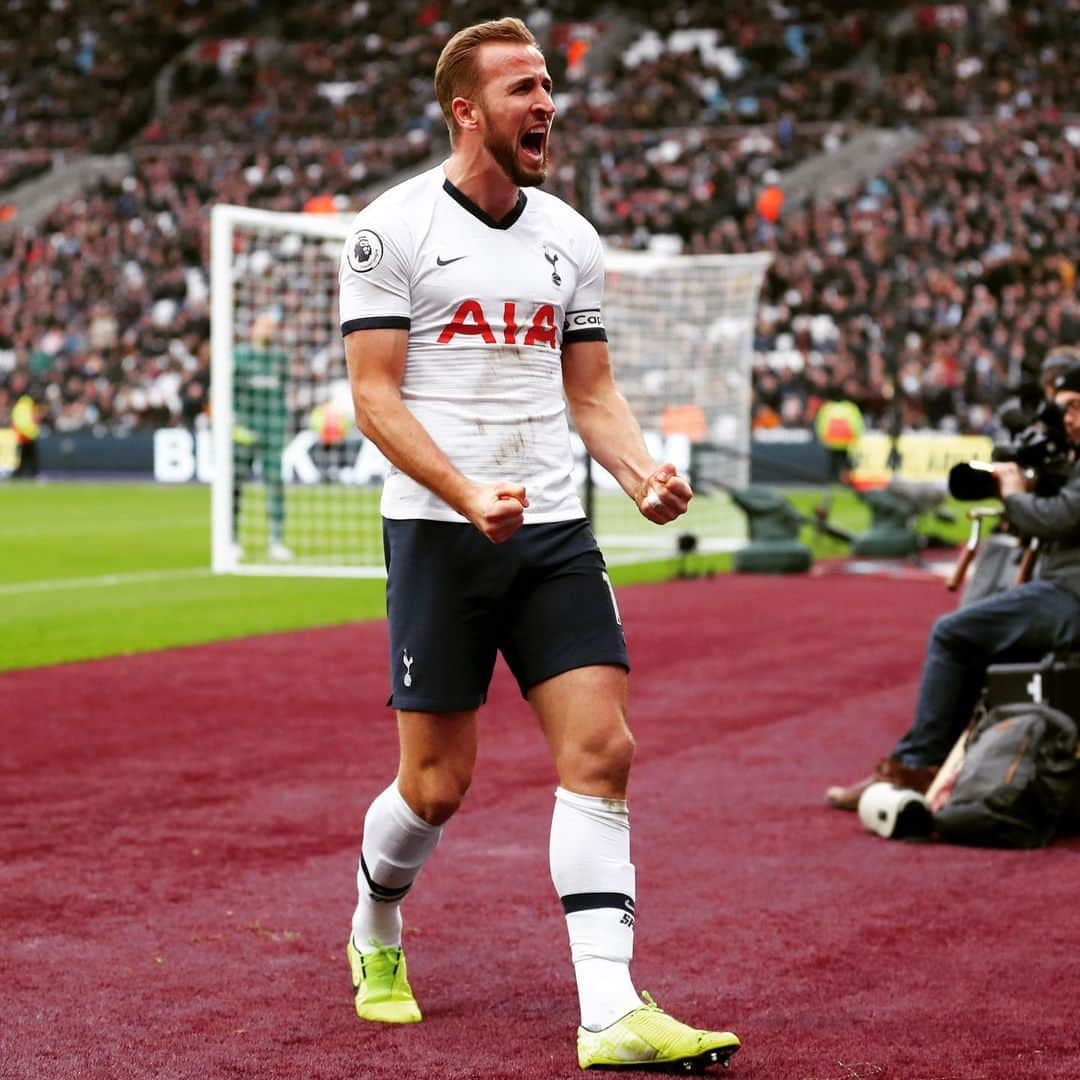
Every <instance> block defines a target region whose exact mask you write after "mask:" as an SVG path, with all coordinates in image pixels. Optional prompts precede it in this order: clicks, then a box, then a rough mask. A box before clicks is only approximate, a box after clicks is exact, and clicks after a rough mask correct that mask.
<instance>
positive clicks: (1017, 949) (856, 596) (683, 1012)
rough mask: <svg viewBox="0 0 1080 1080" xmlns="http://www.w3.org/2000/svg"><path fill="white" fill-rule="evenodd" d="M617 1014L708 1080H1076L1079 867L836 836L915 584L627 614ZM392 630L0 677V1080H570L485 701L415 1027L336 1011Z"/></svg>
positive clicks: (527, 854)
mask: <svg viewBox="0 0 1080 1080" xmlns="http://www.w3.org/2000/svg"><path fill="white" fill-rule="evenodd" d="M620 601H621V604H622V608H623V612H624V620H625V622H626V625H627V629H628V636H629V638H630V647H631V653H632V657H633V661H634V672H633V675H632V725H633V728H634V730H635V733H636V735H637V738H638V746H639V749H638V757H637V763H636V766H635V773H634V780H633V786H632V792H631V807H632V815H633V821H634V857H635V862H636V864H637V867H638V882H639V884H638V911H639V921H638V937H637V942H638V948H637V958H636V959H635V962H634V971H635V976H636V981H637V983H638V985H639V987H643V988H646V989H649V990H651V991H652V993H653V994H654V995H655V996H656V997H657V998H658V1000H659V1001H660V1002H661V1004H663V1005H665V1006H667V1007H668V1008H669V1009H670V1011H672V1012H674V1013H676V1014H678V1015H680V1016H683V1017H686V1018H687V1019H692V1020H695V1021H697V1022H699V1023H702V1024H711V1025H716V1026H723V1027H731V1028H733V1029H734V1030H736V1031H738V1032H739V1033H740V1035H741V1036H742V1038H743V1041H744V1049H743V1050H742V1051H741V1052H740V1053H739V1054H738V1055H737V1056H736V1058H735V1060H734V1064H733V1068H732V1071H731V1073H730V1074H725V1075H730V1076H731V1077H732V1078H733V1080H739V1078H743V1080H749V1078H751V1077H753V1078H769V1080H773V1078H780V1080H786V1078H791V1080H851V1078H854V1077H860V1078H864V1077H879V1078H881V1080H1010V1078H1013V1077H1023V1078H1026V1077H1039V1078H1042V1077H1072V1078H1075V1077H1078V1076H1080V1049H1078V1026H1080V1021H1078V1020H1077V1016H1078V1006H1077V1002H1078V1001H1080V916H1078V914H1077V912H1078V910H1080V901H1078V897H1080V844H1077V843H1076V842H1072V841H1068V842H1061V843H1058V844H1056V845H1054V846H1053V847H1051V848H1049V849H1046V850H1044V851H1038V852H994V851H977V850H969V849H961V848H947V847H944V846H937V845H927V844H905V843H898V842H886V841H882V840H879V839H877V838H876V837H872V836H870V835H869V834H866V833H864V832H863V831H862V830H861V828H860V826H859V824H858V822H857V820H856V819H855V818H854V817H853V816H852V815H847V814H839V813H837V812H835V811H830V810H827V809H826V808H825V807H824V806H823V803H822V792H823V790H824V788H825V786H826V785H827V784H828V783H829V782H832V781H835V780H847V779H851V778H853V777H855V776H856V775H858V774H860V772H861V771H862V770H864V769H865V768H867V767H868V766H869V765H870V764H871V763H872V762H873V761H874V760H875V759H876V757H877V756H878V755H879V754H880V753H882V752H883V751H885V750H887V749H888V748H889V746H890V745H891V743H892V741H893V739H894V738H895V737H896V735H897V734H898V733H899V732H900V730H902V728H903V727H904V726H906V723H907V720H908V717H909V715H910V710H911V704H912V701H913V698H914V690H915V681H916V678H917V674H918V668H919V663H920V659H921V654H922V649H923V645H924V642H925V637H926V633H927V629H928V627H929V624H930V622H931V620H932V618H933V616H935V615H936V614H937V613H939V612H940V611H942V610H944V609H945V608H946V607H947V606H948V603H949V600H948V597H947V594H946V593H945V590H944V589H943V588H942V587H941V586H940V585H939V584H935V583H932V582H915V583H911V582H903V583H899V582H897V581H890V580H884V579H880V578H869V577H868V578H843V577H827V578H821V579H815V578H799V579H794V580H778V579H772V578H770V579H762V578H740V577H734V576H728V577H720V578H716V579H715V580H712V581H707V582H702V581H698V582H693V583H682V582H673V583H669V584H664V585H656V586H641V587H637V588H633V589H625V590H623V591H622V593H621V594H620ZM385 647H386V646H385V628H384V626H383V625H382V624H366V625H356V626H349V627H341V628H336V629H329V630H319V631H309V632H304V633H296V634H286V635H277V636H270V637H263V638H255V639H249V640H245V641H237V642H232V643H226V644H219V645H213V646H204V647H198V648H190V649H178V650H172V651H168V652H163V653H156V654H150V655H144V656H136V657H127V658H122V659H115V660H109V661H98V662H91V663H84V664H73V665H66V666H63V667H58V668H52V669H39V670H32V671H25V672H16V673H10V674H7V675H3V676H0V694H2V699H3V701H4V704H5V708H4V714H3V719H2V735H3V739H2V744H0V775H2V778H3V783H2V786H0V807H2V813H0V837H2V843H0V850H2V854H3V863H2V871H0V874H2V887H0V969H2V978H0V1010H2V1012H0V1017H2V1019H0V1075H2V1076H4V1077H48V1078H53V1077H80V1078H82V1077H109V1078H114V1077H129V1076H130V1077H198V1078H199V1080H211V1078H216V1077H325V1078H336V1077H342V1078H344V1077H349V1078H354V1080H355V1078H368V1077H370V1078H382V1077H386V1078H391V1077H393V1078H408V1077H423V1078H424V1080H442V1078H449V1077H453V1078H472V1077H484V1078H497V1077H527V1078H534V1077H535V1078H540V1077H543V1078H550V1077H554V1078H563V1077H566V1078H569V1077H574V1076H577V1075H579V1073H578V1069H577V1065H576V1060H575V1057H574V1037H573V1036H574V1026H575V1022H576V1001H575V993H574V988H573V980H572V974H571V971H570V966H569V961H568V947H567V944H566V939H565V928H564V925H563V920H562V916H561V913H560V910H559V907H558V904H557V901H556V899H555V896H554V892H553V889H552V886H551V883H550V880H549V878H548V871H547V857H546V849H547V830H548V821H549V819H550V813H551V807H552V790H553V788H554V786H555V781H554V777H553V774H552V770H551V767H550V765H549V763H548V760H547V756H546V752H545V750H544V748H543V744H542V740H541V739H540V736H539V734H538V732H537V731H536V730H535V729H534V725H533V723H532V721H531V718H530V715H529V713H528V710H527V709H526V707H525V706H524V705H523V703H522V702H521V701H520V699H519V698H518V696H517V694H516V690H515V689H514V688H513V686H512V683H511V681H510V679H509V677H508V676H507V675H506V673H505V671H504V670H503V669H502V668H501V667H500V670H499V673H498V675H497V677H496V684H495V686H494V688H493V693H492V699H491V702H490V704H489V705H488V707H487V708H486V709H485V711H484V712H483V714H482V731H483V744H482V748H481V757H480V762H479V767H478V776H477V780H476V782H475V784H474V787H473V790H472V791H471V792H470V794H469V797H468V799H467V802H466V805H465V808H464V809H463V810H462V812H461V813H460V815H459V816H458V817H457V818H456V819H455V820H454V822H453V823H452V824H451V826H450V827H449V828H448V829H447V831H446V834H445V836H444V840H443V843H442V845H441V846H440V848H439V850H438V852H437V853H436V855H435V857H434V859H433V860H432V862H431V863H430V864H429V865H428V867H427V868H426V869H425V871H424V873H423V875H422V877H421V878H420V881H419V883H418V885H417V887H416V889H415V890H414V892H413V894H412V895H411V896H410V898H409V900H408V901H407V903H406V907H405V916H406V921H407V926H408V930H407V937H406V942H407V946H408V950H409V963H410V974H411V976H412V980H413V985H414V987H415V988H416V990H417V994H418V996H419V998H420V1001H421V1004H422V1006H423V1008H424V1010H425V1014H426V1018H425V1021H424V1023H423V1024H420V1025H417V1026H413V1027H407V1028H401V1029H394V1028H381V1027H377V1026H369V1025H365V1024H363V1023H361V1022H360V1021H358V1020H357V1019H356V1018H355V1017H354V1016H353V1015H352V1012H351V1002H350V996H349V990H348V973H347V967H346V964H345V959H344V955H343V946H344V942H345V937H346V934H347V932H348V923H349V915H350V911H351V907H352V895H353V888H354V884H353V878H354V874H355V865H356V856H357V850H358V842H359V831H360V824H361V821H362V817H363V813H364V809H365V807H366V805H367V803H368V801H369V800H370V798H371V797H372V796H373V795H374V794H375V793H376V792H377V791H378V790H380V789H381V788H382V787H383V786H384V785H385V784H386V783H387V782H388V781H389V779H390V775H391V770H392V768H393V762H394V750H395V739H394V730H393V723H392V716H391V713H390V712H389V710H387V709H385V708H384V707H383V706H382V702H383V701H384V695H385V676H384V668H385V664H386V659H385Z"/></svg>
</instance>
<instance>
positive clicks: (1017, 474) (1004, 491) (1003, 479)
mask: <svg viewBox="0 0 1080 1080" xmlns="http://www.w3.org/2000/svg"><path fill="white" fill-rule="evenodd" d="M994 475H995V476H996V477H997V482H998V491H1000V492H1001V497H1002V498H1005V497H1006V496H1008V495H1022V494H1023V493H1024V492H1027V491H1030V490H1031V487H1032V481H1031V478H1030V477H1029V476H1027V475H1026V474H1025V473H1024V470H1023V469H1021V468H1020V466H1019V465H1017V464H1016V462H1015V461H1000V462H998V463H997V464H996V465H995V466H994Z"/></svg>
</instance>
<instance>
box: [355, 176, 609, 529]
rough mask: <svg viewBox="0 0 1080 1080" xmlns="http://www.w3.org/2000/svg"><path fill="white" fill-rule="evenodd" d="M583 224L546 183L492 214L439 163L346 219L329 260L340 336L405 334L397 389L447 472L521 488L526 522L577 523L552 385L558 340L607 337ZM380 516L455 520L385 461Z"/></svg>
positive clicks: (594, 252) (558, 362) (558, 400)
mask: <svg viewBox="0 0 1080 1080" xmlns="http://www.w3.org/2000/svg"><path fill="white" fill-rule="evenodd" d="M603 286H604V270H603V249H602V246H601V243H600V238H599V236H598V235H597V233H596V230H595V229H594V228H593V227H592V226H591V225H590V224H589V223H588V222H587V221H586V220H585V219H584V218H583V217H582V216H581V215H580V214H578V213H577V212H576V211H575V210H573V209H572V208H571V207H569V206H567V205H566V203H564V202H562V201H561V200H560V199H557V198H556V197H554V196H553V195H550V194H548V193H547V192H544V191H540V190H538V189H535V188H533V189H530V190H529V191H528V193H527V194H526V193H525V192H524V191H523V192H521V193H520V195H519V197H518V201H517V205H516V206H515V207H514V209H513V210H512V211H511V212H510V213H509V214H508V215H507V216H506V217H505V218H503V219H501V220H498V221H496V220H495V219H493V218H492V217H490V216H489V215H488V214H486V213H485V212H484V211H483V210H482V209H480V207H478V206H477V205H476V204H475V203H473V202H472V201H471V200H470V199H468V198H467V197H466V196H465V195H464V194H463V193H462V192H460V191H459V190H458V189H457V188H456V187H454V185H453V184H451V183H450V181H449V180H447V179H446V176H445V173H444V170H443V166H442V165H440V166H438V167H437V168H435V169H431V170H429V171H427V172H424V173H422V174H420V175H419V176H416V177H414V178H413V179H411V180H407V181H405V182H404V183H403V184H400V185H398V186H397V187H395V188H392V189H391V190H390V191H388V192H386V193H385V194H383V195H381V196H380V197H379V198H378V199H376V200H375V201H374V202H372V203H371V205H370V206H368V207H366V208H365V209H364V210H362V211H361V212H360V213H359V214H358V215H357V217H356V220H355V222H354V223H353V227H352V229H351V230H350V233H349V237H348V239H347V240H346V242H345V248H344V251H343V252H342V256H341V267H340V305H341V332H342V334H350V333H352V332H353V331H357V330H366V329H376V328H400V329H406V330H408V331H409V342H408V351H407V354H406V359H405V374H404V378H403V380H402V384H401V397H402V401H403V402H404V404H405V406H406V408H408V409H409V411H410V412H411V413H412V414H413V415H414V416H415V417H416V419H417V420H418V421H419V422H420V424H421V425H423V427H424V429H425V430H426V431H427V432H428V434H429V435H430V436H431V437H432V439H433V440H434V442H435V444H436V445H437V446H438V447H439V448H440V449H441V450H442V451H443V452H444V453H445V454H446V455H447V457H448V458H449V459H450V460H451V461H452V462H453V464H454V465H455V467H456V468H457V469H458V470H459V471H460V472H462V473H463V474H464V475H465V476H467V477H469V478H470V479H471V480H475V481H477V482H480V483H494V482H499V481H508V482H512V483H520V484H524V485H525V490H526V493H527V495H528V498H529V507H528V509H527V510H526V511H525V521H526V523H529V522H534V523H535V522H547V521H565V520H573V519H575V518H581V517H583V516H584V512H583V510H582V507H581V502H580V500H579V498H578V495H577V491H576V489H575V485H574V481H573V465H574V462H573V455H572V452H571V445H570V432H569V424H568V421H567V416H566V402H565V399H564V396H563V385H562V348H563V345H564V344H567V343H570V342H573V341H606V340H607V336H606V334H605V331H604V325H603V321H602V315H601V298H602V295H603ZM381 509H382V513H383V516H384V517H388V518H398V519H400V518H424V519H428V520H434V521H464V520H465V519H464V518H463V517H461V516H460V515H459V514H458V513H457V512H456V511H454V510H453V509H452V508H451V507H450V506H448V505H447V504H446V503H445V502H444V501H443V500H442V499H440V498H438V496H436V495H434V494H433V493H432V492H430V491H429V490H427V489H426V488H425V487H423V486H422V485H421V484H418V483H417V482H416V481H414V480H413V479H412V478H411V477H409V476H407V475H405V474H404V473H402V472H400V471H399V470H397V469H391V472H390V474H389V475H388V477H387V479H386V483H385V485H384V487H383V494H382V504H381Z"/></svg>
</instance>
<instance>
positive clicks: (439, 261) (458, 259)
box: [435, 255, 469, 266]
mask: <svg viewBox="0 0 1080 1080" xmlns="http://www.w3.org/2000/svg"><path fill="white" fill-rule="evenodd" d="M468 257H469V256H468V255H458V256H457V257H456V258H453V259H440V258H439V256H438V255H436V256H435V265H436V266H449V265H450V264H451V263H456V262H461V260H462V259H467V258H468Z"/></svg>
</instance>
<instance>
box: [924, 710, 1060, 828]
mask: <svg viewBox="0 0 1080 1080" xmlns="http://www.w3.org/2000/svg"><path fill="white" fill-rule="evenodd" d="M1078 794H1080V761H1078V760H1077V724H1076V721H1075V720H1073V719H1072V718H1071V717H1069V716H1067V715H1066V714H1065V713H1063V712H1061V711H1060V710H1059V709H1054V708H1051V707H1050V706H1049V705H1042V704H1036V703H1019V704H1012V705H999V706H997V707H996V708H993V709H991V710H990V711H989V712H988V713H986V714H985V715H984V716H982V717H981V719H980V720H979V721H978V722H977V723H976V725H975V729H974V731H973V732H972V733H971V737H970V739H969V740H968V744H967V749H966V752H965V754H964V763H963V765H962V766H961V767H960V772H959V774H958V775H957V778H956V784H955V786H954V787H953V790H952V793H951V795H950V797H949V801H948V802H947V803H946V804H945V805H944V806H943V807H941V809H939V810H938V811H937V813H935V814H934V827H935V829H936V831H937V833H938V835H939V836H940V837H941V838H942V839H943V840H948V841H949V842H951V843H955V844H971V845H974V846H977V847H1002V848H1035V847H1042V846H1043V845H1044V844H1048V843H1049V842H1050V841H1051V840H1052V839H1053V837H1054V835H1055V834H1056V832H1057V831H1058V829H1059V825H1062V824H1064V819H1066V818H1071V817H1072V814H1073V813H1074V805H1075V803H1076V801H1077V797H1078Z"/></svg>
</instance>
